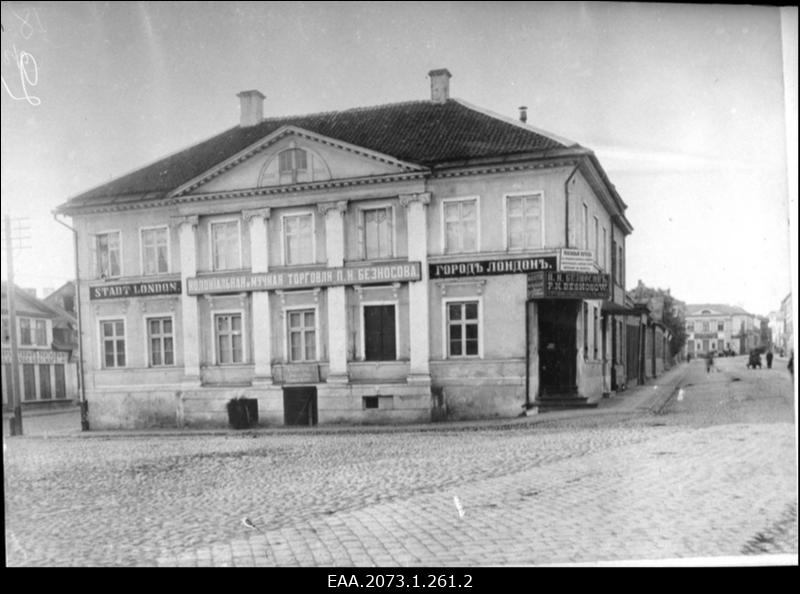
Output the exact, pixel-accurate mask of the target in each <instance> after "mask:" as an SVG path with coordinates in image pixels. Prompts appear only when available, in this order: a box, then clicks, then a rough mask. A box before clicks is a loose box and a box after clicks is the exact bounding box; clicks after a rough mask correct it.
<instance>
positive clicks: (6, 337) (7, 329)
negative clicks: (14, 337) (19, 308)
mask: <svg viewBox="0 0 800 594" xmlns="http://www.w3.org/2000/svg"><path fill="white" fill-rule="evenodd" d="M3 342H11V324H10V322H9V321H8V318H3Z"/></svg>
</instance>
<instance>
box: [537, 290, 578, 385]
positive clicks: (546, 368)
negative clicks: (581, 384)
mask: <svg viewBox="0 0 800 594" xmlns="http://www.w3.org/2000/svg"><path fill="white" fill-rule="evenodd" d="M537 303H538V309H539V315H538V318H539V392H540V395H541V396H547V395H575V394H577V392H578V387H577V382H576V376H577V368H576V367H577V363H576V358H577V354H578V351H577V347H576V344H577V342H576V332H577V320H578V309H579V307H580V303H581V302H580V301H577V300H572V299H570V300H557V299H544V300H541V301H537Z"/></svg>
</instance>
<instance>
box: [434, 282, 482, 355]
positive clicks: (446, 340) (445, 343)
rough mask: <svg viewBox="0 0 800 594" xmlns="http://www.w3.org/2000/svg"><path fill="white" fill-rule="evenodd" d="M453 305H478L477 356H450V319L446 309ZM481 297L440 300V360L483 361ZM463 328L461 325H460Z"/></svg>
mask: <svg viewBox="0 0 800 594" xmlns="http://www.w3.org/2000/svg"><path fill="white" fill-rule="evenodd" d="M453 303H477V304H478V354H477V355H451V354H450V332H449V329H450V318H449V313H448V309H449V306H450V305H451V304H453ZM483 322H484V319H483V296H482V295H477V296H472V297H445V298H443V299H442V358H443V359H447V360H451V359H452V360H460V359H483V354H484V351H483V329H484V323H483ZM462 326H463V324H462Z"/></svg>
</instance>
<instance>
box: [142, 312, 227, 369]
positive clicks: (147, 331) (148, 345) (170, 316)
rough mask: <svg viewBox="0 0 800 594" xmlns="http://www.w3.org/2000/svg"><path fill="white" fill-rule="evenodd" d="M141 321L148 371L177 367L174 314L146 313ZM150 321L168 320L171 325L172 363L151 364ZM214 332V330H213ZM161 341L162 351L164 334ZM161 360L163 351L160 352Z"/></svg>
mask: <svg viewBox="0 0 800 594" xmlns="http://www.w3.org/2000/svg"><path fill="white" fill-rule="evenodd" d="M142 320H143V321H144V332H143V334H144V342H145V345H144V352H145V353H147V367H148V368H149V369H161V368H165V367H166V368H170V367H177V365H178V348H177V335H178V333H177V332H176V330H175V314H173V313H156V312H154V313H147V315H145V316H142ZM151 320H162V321H163V320H170V322H171V323H172V363H169V364H168V363H161V364H160V365H154V364H153V353H152V351H151V346H152V345H151V340H150V339H151V337H150V321H151ZM215 332H216V328H215ZM160 336H161V339H162V349H163V338H164V336H166V335H164V334H161V335H160ZM161 353H162V359H163V353H164V351H163V350H162V351H161Z"/></svg>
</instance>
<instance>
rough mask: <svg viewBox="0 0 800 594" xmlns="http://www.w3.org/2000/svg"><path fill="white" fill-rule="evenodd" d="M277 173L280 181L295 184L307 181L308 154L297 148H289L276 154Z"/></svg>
mask: <svg viewBox="0 0 800 594" xmlns="http://www.w3.org/2000/svg"><path fill="white" fill-rule="evenodd" d="M278 174H279V175H280V183H282V184H296V183H297V182H298V181H308V179H307V178H308V155H307V153H306V151H304V150H303V149H299V148H290V149H286V150H285V151H281V152H280V153H279V154H278Z"/></svg>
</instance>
